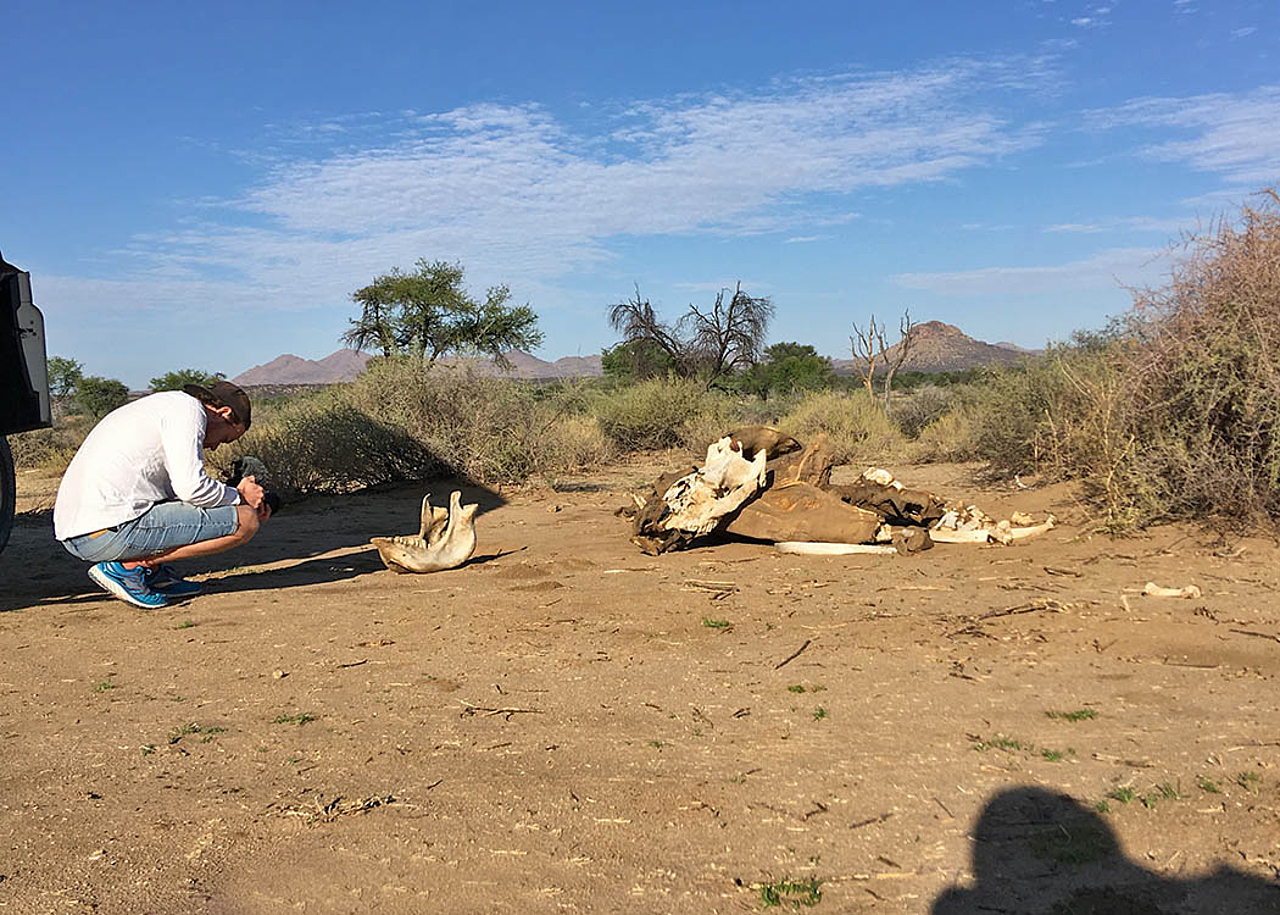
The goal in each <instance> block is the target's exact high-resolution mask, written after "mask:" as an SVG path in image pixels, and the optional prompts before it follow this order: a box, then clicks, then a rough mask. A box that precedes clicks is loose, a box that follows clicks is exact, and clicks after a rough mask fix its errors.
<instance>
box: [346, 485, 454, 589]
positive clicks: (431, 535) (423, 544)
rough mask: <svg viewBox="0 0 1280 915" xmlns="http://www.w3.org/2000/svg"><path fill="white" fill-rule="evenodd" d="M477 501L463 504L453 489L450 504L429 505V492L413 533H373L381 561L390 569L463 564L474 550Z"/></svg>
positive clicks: (423, 569)
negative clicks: (396, 534)
mask: <svg viewBox="0 0 1280 915" xmlns="http://www.w3.org/2000/svg"><path fill="white" fill-rule="evenodd" d="M477 508H479V506H478V505H474V504H473V505H463V504H462V493H461V492H459V491H458V490H454V492H453V493H451V494H450V496H449V508H448V510H447V511H446V510H445V509H443V508H432V507H431V496H430V494H428V495H426V496H424V497H423V499H422V516H421V524H420V525H419V527H418V535H417V536H416V537H408V536H405V537H374V538H373V539H371V540H370V541H369V542H370V543H372V544H373V545H374V546H375V547H377V548H378V555H379V556H381V557H382V561H383V563H385V564H386V566H387V568H388V569H390V570H391V571H393V572H439V571H442V570H444V569H454V568H457V567H458V566H460V565H462V564H463V563H464V562H466V561H467V560H468V559H470V558H471V556H472V554H473V553H475V551H476V528H475V514H476V509H477Z"/></svg>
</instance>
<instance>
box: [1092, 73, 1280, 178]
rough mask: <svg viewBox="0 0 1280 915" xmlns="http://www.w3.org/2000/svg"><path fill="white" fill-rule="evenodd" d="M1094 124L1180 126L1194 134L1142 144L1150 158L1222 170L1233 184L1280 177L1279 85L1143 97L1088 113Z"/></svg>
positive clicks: (1144, 152)
mask: <svg viewBox="0 0 1280 915" xmlns="http://www.w3.org/2000/svg"><path fill="white" fill-rule="evenodd" d="M1086 119H1087V121H1088V123H1090V124H1091V125H1092V126H1094V127H1098V128H1103V129H1114V128H1121V127H1148V128H1175V129H1180V130H1182V131H1184V132H1186V133H1190V134H1192V136H1191V137H1190V138H1188V139H1178V140H1168V141H1164V142H1160V143H1154V144H1150V145H1147V146H1144V147H1142V148H1141V149H1140V150H1139V152H1140V154H1141V155H1143V156H1145V157H1146V158H1149V159H1153V160H1156V161H1160V162H1177V163H1183V164H1186V165H1189V166H1190V167H1191V168H1194V169H1197V170H1199V171H1204V172H1213V173H1216V174H1219V175H1221V176H1222V177H1223V178H1225V179H1226V180H1227V181H1230V182H1232V183H1233V184H1245V185H1252V186H1253V187H1255V188H1256V187H1264V186H1267V185H1269V184H1272V183H1275V182H1276V181H1277V180H1278V179H1280V130H1278V129H1277V127H1276V125H1277V124H1280V86H1262V87H1260V88H1258V89H1255V90H1253V91H1252V92H1249V93H1246V94H1243V95H1228V94H1226V93H1214V94H1210V95H1195V96H1189V97H1186V98H1140V99H1135V100H1134V101H1131V102H1128V103H1127V104H1125V105H1122V106H1120V107H1118V108H1111V109H1105V110H1098V111H1092V112H1088V113H1087V114H1086Z"/></svg>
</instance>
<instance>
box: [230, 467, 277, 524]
mask: <svg viewBox="0 0 1280 915" xmlns="http://www.w3.org/2000/svg"><path fill="white" fill-rule="evenodd" d="M236 492H238V493H240V499H241V500H242V501H243V502H244V504H245V505H248V506H249V507H250V508H252V509H255V510H256V511H257V512H258V517H259V518H262V517H265V516H264V515H263V514H262V510H263V509H264V508H266V509H267V515H270V514H271V509H270V508H269V507H268V506H267V504H266V503H265V502H263V501H262V499H263V496H264V495H265V493H263V491H262V487H261V486H259V485H258V483H257V480H256V479H255V478H254V477H245V478H244V479H243V480H241V481H240V485H239V486H237V487H236Z"/></svg>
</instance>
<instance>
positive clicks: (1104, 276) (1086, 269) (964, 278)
mask: <svg viewBox="0 0 1280 915" xmlns="http://www.w3.org/2000/svg"><path fill="white" fill-rule="evenodd" d="M1167 254H1168V251H1167V250H1166V249H1163V248H1112V249H1110V250H1107V251H1101V252H1099V253H1097V254H1095V255H1093V256H1092V257H1089V258H1085V259H1083V260H1076V261H1072V262H1070V263H1065V264H1052V265H1046V266H1035V267H982V268H979V269H976V270H958V271H950V272H942V273H899V274H897V275H895V276H894V277H892V280H893V282H895V283H896V284H897V285H899V286H902V287H903V288H905V289H920V290H926V291H929V292H934V293H938V294H940V295H985V294H1002V295H1007V296H1014V295H1036V294H1040V293H1053V292H1081V291H1086V290H1098V289H1116V288H1117V287H1119V286H1122V285H1126V286H1140V285H1144V284H1149V283H1152V282H1154V281H1155V280H1157V279H1158V278H1159V276H1160V274H1161V272H1162V271H1163V270H1165V269H1167V260H1166V258H1167Z"/></svg>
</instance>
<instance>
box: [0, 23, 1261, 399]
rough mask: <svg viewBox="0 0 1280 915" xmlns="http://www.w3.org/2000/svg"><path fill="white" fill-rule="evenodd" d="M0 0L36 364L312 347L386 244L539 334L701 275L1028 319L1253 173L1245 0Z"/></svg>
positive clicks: (1212, 207)
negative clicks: (44, 332) (502, 306)
mask: <svg viewBox="0 0 1280 915" xmlns="http://www.w3.org/2000/svg"><path fill="white" fill-rule="evenodd" d="M687 6H688V4H687V3H674V2H672V3H668V2H648V3H645V4H610V3H599V2H595V3H577V2H542V3H507V2H502V0H495V2H490V3H487V4H473V3H460V2H458V3H378V2H373V3H365V4H349V3H348V4H334V3H328V2H312V3H307V4H302V3H272V2H255V3H252V4H250V3H238V2H229V3H222V4H216V5H215V4H203V5H195V4H173V3H163V4H161V3H141V2H139V3H129V4H99V3H92V4H91V3H83V4H74V3H57V2H47V0H46V2H28V0H11V2H10V3H9V4H7V6H6V15H5V18H6V32H7V33H8V38H9V41H8V43H7V46H6V52H5V62H4V74H5V75H4V79H3V81H2V82H0V86H2V87H3V89H2V91H0V112H3V114H4V118H5V122H6V124H7V126H8V139H7V142H6V143H4V144H2V145H0V174H2V175H4V179H3V180H4V195H3V199H4V203H5V205H4V207H3V208H2V209H0V251H3V253H4V255H5V257H6V258H7V259H8V260H10V261H11V262H14V263H16V264H18V265H19V266H21V267H23V268H24V269H27V270H30V271H31V273H32V287H33V291H34V293H35V297H36V300H37V303H38V304H39V305H40V306H41V308H42V309H43V311H44V313H45V319H46V323H47V326H48V345H49V352H50V353H51V354H57V355H63V356H70V357H72V358H75V359H78V360H80V361H81V362H83V363H84V367H85V370H86V372H88V373H91V374H99V375H106V376H109V377H115V378H119V379H121V380H123V381H125V382H126V383H127V384H129V385H130V386H131V387H135V388H137V387H145V386H146V383H147V380H148V379H149V378H151V377H153V376H155V375H158V374H161V373H163V372H165V371H169V370H171V369H176V368H183V367H195V368H202V369H205V370H208V371H222V372H225V373H226V374H228V375H235V374H237V373H239V372H241V371H243V370H244V369H246V368H249V367H250V366H252V365H255V364H258V363H262V362H265V361H267V360H269V359H272V358H274V357H275V356H277V355H280V354H281V353H285V352H290V353H294V354H296V355H299V356H303V357H305V358H321V357H323V356H325V355H328V354H329V353H331V352H333V351H334V350H335V349H337V348H338V347H339V345H340V344H339V342H338V337H339V335H340V334H341V333H342V331H343V330H344V329H345V327H346V322H347V320H348V319H349V318H351V317H353V316H354V315H355V314H356V311H355V306H354V305H353V304H352V302H351V301H350V293H351V292H352V291H353V290H355V289H357V288H359V287H360V286H363V285H365V284H366V283H368V282H369V281H370V280H371V279H372V278H373V277H374V276H375V275H377V274H379V273H383V272H385V271H387V270H388V269H390V268H391V267H393V266H400V267H403V268H408V267H411V266H412V264H413V262H414V261H415V260H417V259H418V258H420V257H425V258H428V259H430V260H437V259H443V260H449V261H460V262H461V263H462V264H463V265H464V266H465V267H466V268H467V281H468V285H469V286H471V287H472V288H473V289H474V290H475V291H476V292H482V291H483V289H484V288H485V287H487V286H490V285H493V284H497V283H507V284H509V285H510V287H511V290H512V293H513V297H514V298H515V299H516V300H517V301H519V302H529V303H530V304H531V305H532V306H533V307H534V308H535V310H536V311H537V312H538V314H539V316H540V326H541V328H542V329H543V330H544V331H545V333H546V342H545V344H544V346H543V347H542V349H541V350H540V351H538V353H537V355H539V356H541V357H542V358H547V359H555V358H558V357H560V356H566V355H587V354H590V353H594V352H599V351H600V349H601V347H602V346H608V345H611V344H612V343H614V342H615V340H616V336H615V334H614V333H613V332H612V331H611V330H610V328H609V327H608V325H607V322H606V320H605V312H606V310H607V307H608V306H609V305H610V304H611V303H613V302H616V301H619V300H621V299H623V298H626V297H627V296H629V295H630V294H632V292H633V291H634V289H635V287H636V286H637V285H638V286H639V288H640V291H641V293H642V295H644V296H645V297H647V298H649V299H650V300H651V301H652V302H653V303H654V305H655V307H657V308H658V309H659V311H660V313H662V314H663V315H664V316H667V317H670V318H674V317H676V316H678V315H679V314H680V313H681V312H683V311H684V309H685V308H686V307H687V306H688V305H689V303H690V302H696V303H707V302H709V301H710V300H711V299H712V298H713V297H714V294H715V291H716V290H717V289H719V288H720V287H722V286H732V285H733V284H734V283H735V282H737V281H738V280H741V281H742V282H743V285H744V288H745V289H747V290H748V291H749V292H751V293H752V294H755V295H768V296H770V297H771V298H772V299H773V300H774V302H775V305H776V306H777V318H776V320H775V323H774V326H773V328H772V331H771V341H773V342H776V341H782V340H796V341H799V342H801V343H812V344H813V345H815V346H816V347H817V348H818V350H819V352H822V353H824V354H826V355H830V356H835V357H847V356H848V355H849V353H848V348H849V344H848V336H849V333H850V328H851V325H852V323H853V322H854V321H858V322H860V323H865V321H866V319H867V316H868V315H869V314H871V313H875V314H876V315H877V316H878V317H879V318H881V319H886V318H887V319H888V320H889V321H890V323H891V324H894V323H896V319H897V317H898V315H900V314H901V313H902V311H903V309H905V308H909V309H910V311H911V314H912V316H913V317H914V318H915V319H917V320H930V319H938V320H942V321H946V322H948V323H952V324H956V325H958V326H959V327H961V328H962V329H963V330H965V331H966V332H967V333H969V334H970V335H972V336H975V337H978V338H979V339H984V340H988V341H992V342H995V341H999V340H1006V341H1011V342H1014V343H1018V344H1021V345H1024V346H1040V345H1043V343H1044V342H1045V341H1046V340H1052V339H1063V338H1065V337H1066V336H1067V335H1069V334H1070V333H1071V331H1072V330H1075V329H1077V328H1085V327H1098V326H1100V325H1101V324H1102V323H1103V322H1104V321H1105V319H1106V317H1107V316H1108V315H1112V314H1117V313H1120V312H1122V311H1124V310H1125V309H1126V308H1127V306H1128V304H1129V301H1130V297H1129V293H1127V292H1126V291H1125V286H1141V285H1159V284H1160V283H1162V282H1163V278H1164V277H1165V276H1167V271H1168V265H1169V260H1168V248H1169V245H1170V243H1171V242H1174V241H1176V240H1177V239H1178V238H1179V237H1180V236H1181V234H1182V233H1183V232H1186V231H1195V230H1196V229H1197V228H1198V227H1205V226H1207V225H1208V224H1209V223H1210V221H1211V220H1212V219H1213V218H1215V216H1217V215H1218V214H1220V213H1223V212H1231V211H1232V210H1233V209H1234V208H1236V207H1237V206H1238V205H1239V204H1240V203H1241V202H1242V201H1245V200H1246V199H1247V198H1248V195H1249V194H1250V193H1252V192H1255V191H1257V190H1259V189H1261V188H1263V187H1267V186H1269V185H1273V184H1276V183H1280V4H1278V3H1276V2H1275V0H1266V2H1244V0H1241V2H1230V0H1223V2H1214V0H1142V2H1138V0H1114V2H1103V3H1085V2H1076V0H1053V2H1046V0H1008V2H995V0H992V2H984V3H976V4H969V3H964V4H962V3H954V2H928V3H912V2H905V3H898V4H870V3H856V2H849V0H844V2H833V3H827V2H803V0H797V2H794V3H791V4H787V5H782V4H778V3H776V2H774V3H758V2H754V0H738V2H732V3H729V2H714V3H701V4H694V6H695V7H696V9H692V10H691V9H688V8H686V7H687Z"/></svg>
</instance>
